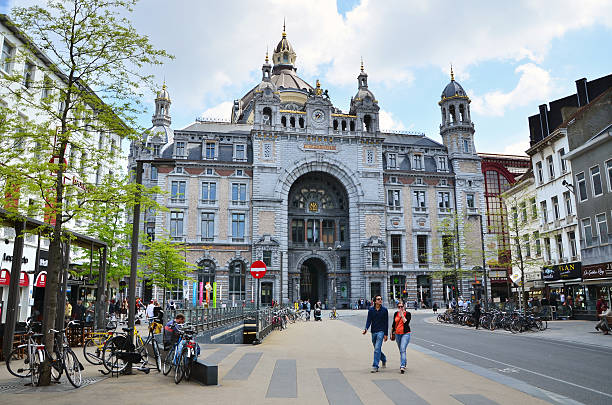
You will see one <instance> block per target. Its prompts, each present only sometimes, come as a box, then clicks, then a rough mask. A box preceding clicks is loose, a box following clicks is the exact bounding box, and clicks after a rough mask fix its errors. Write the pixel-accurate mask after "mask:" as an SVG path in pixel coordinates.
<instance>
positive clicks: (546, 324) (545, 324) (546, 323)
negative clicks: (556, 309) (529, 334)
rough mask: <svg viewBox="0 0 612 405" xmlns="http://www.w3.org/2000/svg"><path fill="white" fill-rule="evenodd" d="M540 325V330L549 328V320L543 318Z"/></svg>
mask: <svg viewBox="0 0 612 405" xmlns="http://www.w3.org/2000/svg"><path fill="white" fill-rule="evenodd" d="M538 327H539V328H540V330H546V328H548V321H546V320H541V321H540V324H539V325H538Z"/></svg>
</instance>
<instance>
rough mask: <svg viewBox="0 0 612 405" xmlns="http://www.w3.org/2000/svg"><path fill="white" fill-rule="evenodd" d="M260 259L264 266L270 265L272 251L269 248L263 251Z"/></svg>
mask: <svg viewBox="0 0 612 405" xmlns="http://www.w3.org/2000/svg"><path fill="white" fill-rule="evenodd" d="M262 261H263V262H264V264H265V265H266V267H270V266H272V251H271V250H264V251H263V257H262Z"/></svg>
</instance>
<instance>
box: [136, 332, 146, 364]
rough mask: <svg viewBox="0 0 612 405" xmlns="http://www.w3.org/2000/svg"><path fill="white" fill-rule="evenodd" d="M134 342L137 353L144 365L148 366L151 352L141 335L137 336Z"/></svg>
mask: <svg viewBox="0 0 612 405" xmlns="http://www.w3.org/2000/svg"><path fill="white" fill-rule="evenodd" d="M134 340H135V342H134V343H136V351H137V352H139V353H140V355H141V356H142V362H143V364H147V363H148V362H149V351H148V350H147V347H146V345H145V342H144V341H143V340H142V338H141V337H140V335H137V336H135V338H134Z"/></svg>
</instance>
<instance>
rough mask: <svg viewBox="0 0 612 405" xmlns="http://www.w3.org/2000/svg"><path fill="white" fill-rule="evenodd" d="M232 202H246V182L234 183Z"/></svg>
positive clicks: (242, 203)
mask: <svg viewBox="0 0 612 405" xmlns="http://www.w3.org/2000/svg"><path fill="white" fill-rule="evenodd" d="M232 204H238V205H245V204H246V184H244V183H232Z"/></svg>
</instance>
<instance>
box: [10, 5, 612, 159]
mask: <svg viewBox="0 0 612 405" xmlns="http://www.w3.org/2000/svg"><path fill="white" fill-rule="evenodd" d="M31 2H32V1H29V3H31ZM6 3H7V1H6V0H0V8H2V9H3V10H4V11H6ZM11 4H14V2H11ZM213 4H214V7H212V5H213ZM610 15H612V2H610V1H596V0H584V1H581V2H575V1H569V0H556V1H538V2H532V1H528V0H524V1H523V0H516V1H513V2H505V3H499V2H490V1H470V2H466V3H462V4H461V5H459V4H458V3H456V2H455V3H453V2H447V1H442V0H439V1H426V2H423V1H417V0H385V1H374V0H346V1H342V0H338V1H337V2H336V1H334V0H310V1H307V2H299V1H280V0H261V1H257V2H251V1H238V0H228V1H224V2H217V1H215V2H212V1H203V0H201V1H196V0H184V1H179V2H167V1H161V0H143V1H141V2H140V3H139V5H138V6H137V7H136V10H135V13H134V14H133V15H132V16H131V18H132V20H133V21H134V26H135V27H136V28H137V29H138V30H139V31H140V32H142V33H145V34H147V35H148V36H149V37H150V39H151V41H152V42H153V44H155V45H156V46H157V47H161V48H164V49H166V50H168V51H169V52H170V53H172V54H174V55H175V57H176V58H175V59H174V60H172V61H169V62H168V63H167V64H166V65H165V66H163V67H161V68H156V69H155V70H153V71H152V73H154V74H155V75H156V76H157V78H158V81H159V83H160V86H161V83H162V82H163V80H164V78H165V80H166V83H167V85H168V90H169V92H170V95H171V98H172V107H171V113H172V120H173V127H175V128H181V127H184V126H186V125H188V124H189V123H191V122H193V121H194V119H195V117H197V116H207V117H221V118H229V112H230V106H231V103H232V101H233V100H234V99H237V98H240V97H242V95H244V94H245V93H246V92H247V91H248V90H250V89H251V88H252V87H253V86H255V85H256V84H257V83H258V82H259V80H260V78H261V64H262V63H263V59H264V55H265V51H266V48H269V49H272V48H274V46H275V45H276V43H277V42H278V41H279V40H280V37H281V31H282V22H283V18H286V20H287V38H288V39H289V41H290V42H291V43H292V44H293V46H294V48H295V51H296V53H297V62H296V65H297V67H298V74H299V75H300V76H301V77H302V78H303V79H305V80H306V81H308V82H309V83H311V84H314V82H315V81H316V79H320V80H321V85H322V87H324V88H326V89H328V90H329V94H330V96H331V99H332V102H333V103H334V104H335V105H336V106H338V107H340V108H342V109H345V110H346V109H347V107H348V104H349V101H350V97H351V96H353V95H354V94H355V93H356V87H357V80H356V76H357V74H358V72H359V63H360V58H361V57H363V59H364V63H365V69H366V72H367V73H368V74H369V84H370V89H371V90H372V91H373V92H374V94H375V95H376V98H377V99H378V101H379V105H380V107H381V109H382V111H383V113H382V114H383V115H382V116H381V126H382V127H383V128H387V129H396V130H398V129H399V130H401V129H404V130H413V131H421V132H424V133H425V134H426V135H427V136H429V137H431V138H433V139H435V140H440V137H439V134H438V125H439V123H440V111H439V107H438V105H437V102H438V101H439V99H440V93H441V92H442V89H443V88H444V87H445V86H446V84H447V83H448V82H449V80H450V77H449V69H450V64H451V63H452V64H453V66H454V69H455V78H456V80H457V81H458V82H459V83H461V85H462V86H463V87H464V89H465V90H466V91H467V93H468V95H469V97H470V98H471V99H472V104H471V109H472V119H473V121H474V123H475V125H476V135H475V136H476V146H477V148H478V150H479V151H481V152H490V153H514V154H515V153H521V152H523V151H524V150H526V149H527V147H528V125H527V117H528V116H529V115H533V114H536V113H537V112H538V105H540V104H542V103H546V102H548V101H551V100H554V99H557V98H560V97H563V96H565V95H568V94H570V93H573V92H575V84H574V81H575V80H577V79H579V78H582V77H586V78H587V79H588V80H592V79H595V78H598V77H601V76H604V75H608V74H610V73H612V52H610V45H609V44H610V43H612V41H611V39H612V20H611V19H610V18H609V16H610ZM153 98H154V95H153V94H150V95H149V96H148V98H147V100H146V102H147V103H149V105H151V109H150V111H149V112H148V113H147V114H144V115H143V116H142V117H141V120H140V122H141V124H142V125H143V126H144V127H147V126H150V117H151V111H152V106H153V105H152V104H153Z"/></svg>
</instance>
